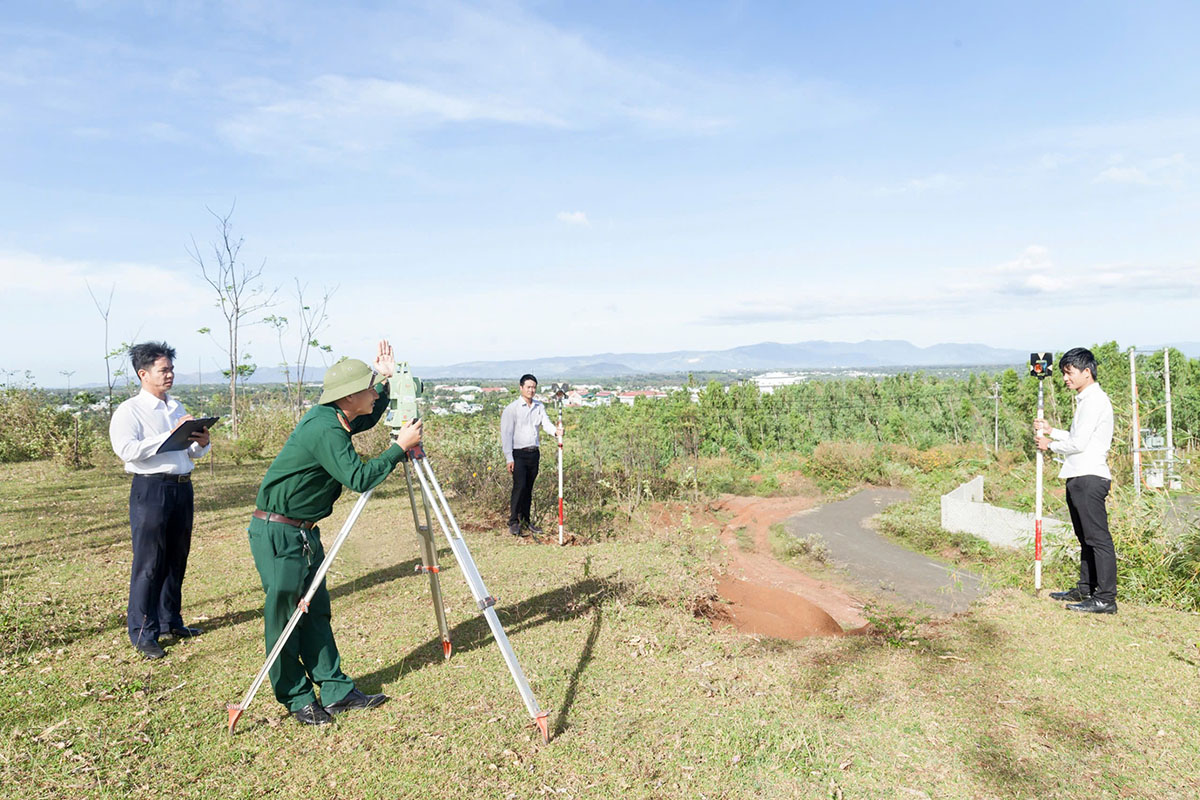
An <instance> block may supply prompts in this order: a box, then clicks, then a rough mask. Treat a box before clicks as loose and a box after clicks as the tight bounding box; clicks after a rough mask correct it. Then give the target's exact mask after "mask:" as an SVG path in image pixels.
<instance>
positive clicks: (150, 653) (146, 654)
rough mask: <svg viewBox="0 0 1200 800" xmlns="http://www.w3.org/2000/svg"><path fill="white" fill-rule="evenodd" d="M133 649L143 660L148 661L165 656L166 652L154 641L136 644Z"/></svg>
mask: <svg viewBox="0 0 1200 800" xmlns="http://www.w3.org/2000/svg"><path fill="white" fill-rule="evenodd" d="M133 649H134V650H137V651H138V652H139V653H141V654H142V657H143V658H149V659H155V658H162V657H163V656H165V655H166V654H167V651H166V650H163V649H162V646H161V645H159V643H158V642H154V641H146V642H138V643H137V644H135V645H134V646H133Z"/></svg>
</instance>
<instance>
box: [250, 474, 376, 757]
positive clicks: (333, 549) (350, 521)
mask: <svg viewBox="0 0 1200 800" xmlns="http://www.w3.org/2000/svg"><path fill="white" fill-rule="evenodd" d="M373 491H374V489H368V490H367V491H365V492H363V493H362V494H360V495H359V496H358V502H357V503H355V504H354V508H352V509H350V516H348V517H346V521H345V522H344V523H342V529H341V530H340V531H338V535H337V538H336V539H334V540H333V545H331V546H330V548H329V549H328V550H326V551H325V560H324V561H322V562H321V566H319V567H317V573H316V574H315V575H313V579H312V581H311V582H309V584H308V591H306V592H305V593H304V596H303V597H301V598H300V602H299V603H297V604H296V610H295V611H294V612H292V617H291V619H289V620H288V624H287V625H286V626H285V627H284V629H283V633H281V634H279V638H278V639H276V640H275V646H274V647H272V648H271V653H270V654H269V655H268V656H267V663H265V664H263V666H262V669H260V670H259V671H258V676H257V677H256V678H255V679H254V683H252V684H250V690H249V691H248V692H246V696H245V697H243V698H242V702H240V703H238V704H237V705H231V706H228V709H229V733H230V734H232V733H233V726H234V725H237V721H238V717H240V716H242V712H243V711H245V710H246V709H247V708H249V707H250V703H251V701H253V700H254V695H256V694H257V693H258V690H259V687H261V686H262V683H263V681H264V680H266V678H267V673H269V672H270V671H271V667H272V666H273V665H274V664H275V662H276V660H278V658H279V654H280V653H282V652H283V648H284V646H285V645H286V644H287V641H288V639H289V638H290V637H291V635H292V632H293V631H295V630H296V626H297V625H299V624H300V617H301V616H303V615H304V614H306V613H308V604H309V603H310V602H312V599H313V595H315V594H316V593H317V589H319V588H320V586H321V582H322V581H324V580H325V573H327V572H329V567H330V566H332V565H333V559H334V558H336V557H337V554H338V550H340V549H341V547H342V544H344V543H345V541H346V537H348V536H349V535H350V529H351V528H353V527H354V523H355V522H357V521H358V515H359V514H361V513H362V510H363V507H364V506H366V504H367V500H369V499H370V497H371V492H373Z"/></svg>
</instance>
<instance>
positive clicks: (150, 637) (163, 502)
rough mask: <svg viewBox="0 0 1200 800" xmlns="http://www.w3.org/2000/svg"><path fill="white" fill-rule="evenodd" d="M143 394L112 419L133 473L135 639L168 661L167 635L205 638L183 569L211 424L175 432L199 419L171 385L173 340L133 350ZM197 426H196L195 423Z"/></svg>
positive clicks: (131, 617)
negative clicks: (190, 612) (196, 465)
mask: <svg viewBox="0 0 1200 800" xmlns="http://www.w3.org/2000/svg"><path fill="white" fill-rule="evenodd" d="M129 360H130V361H131V362H132V364H133V369H134V372H136V373H137V376H138V380H139V381H141V383H142V388H141V391H140V392H138V393H137V394H136V395H134V396H133V397H131V398H129V399H128V400H126V401H125V402H123V403H121V405H119V406H117V409H116V411H114V412H113V416H112V421H111V422H110V423H109V427H108V435H109V439H110V440H111V442H112V448H113V451H114V452H116V454H117V455H118V456H119V457H120V458H121V460H122V461H124V462H125V471H126V472H129V473H131V474H132V475H133V479H132V485H131V486H130V489H129V527H130V530H131V531H132V535H133V567H132V569H131V570H130V577H129V610H128V615H127V617H126V624H127V626H128V628H129V641H130V642H131V643H132V644H133V646H134V648H135V649H136V650H137V651H138V652H139V653H141V654H142V655H143V656H145V657H146V658H152V659H153V658H162V657H163V656H165V655H166V651H165V650H163V649H162V646H161V645H159V643H158V639H159V637H160V636H166V635H171V636H178V637H181V638H182V637H190V636H199V635H200V634H201V633H202V632H203V631H201V630H200V629H199V628H190V627H188V626H187V625H185V624H184V622H183V616H182V614H181V612H180V609H181V606H182V603H183V599H182V597H183V596H182V585H183V574H184V572H185V571H186V570H187V558H188V551H189V550H190V549H191V545H192V467H193V464H192V462H193V460H195V459H199V458H203V457H204V454H205V453H207V452H208V450H209V436H208V428H207V427H198V428H197V429H196V430H193V431H191V432H190V433H189V434H188V435H187V437H186V438H182V437H175V439H172V441H170V442H168V439H171V438H172V437H171V434H172V433H174V432H175V431H176V429H178V428H180V427H181V426H184V424H185V423H188V422H189V421H192V420H194V419H195V418H194V417H192V415H191V414H188V413H187V411H186V410H185V409H184V407H183V405H182V404H181V403H180V402H179V401H178V400H176V399H175V398H174V397H171V395H169V394H167V392H168V390H169V389H170V388H171V387H172V386H173V385H174V383H175V349H174V348H172V347H170V346H169V345H168V344H167V343H166V342H143V343H141V344H135V345H133V346H132V347H130V348H129ZM193 426H194V423H193V425H189V426H188V428H191V427H193Z"/></svg>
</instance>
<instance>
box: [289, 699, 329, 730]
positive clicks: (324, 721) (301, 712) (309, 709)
mask: <svg viewBox="0 0 1200 800" xmlns="http://www.w3.org/2000/svg"><path fill="white" fill-rule="evenodd" d="M292 716H293V717H295V718H296V721H297V722H299V723H300V724H301V725H328V724H329V723H331V722H333V717H331V716H329V712H328V711H326V710H325V709H324V708H322V707H321V704H320V703H309V704H308V705H306V706H305V707H304V708H299V709H296V710H295V711H293V712H292Z"/></svg>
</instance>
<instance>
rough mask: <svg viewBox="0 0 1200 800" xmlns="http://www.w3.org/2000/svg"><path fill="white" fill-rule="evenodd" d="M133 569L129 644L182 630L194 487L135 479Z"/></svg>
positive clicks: (132, 498)
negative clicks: (182, 607) (178, 629)
mask: <svg viewBox="0 0 1200 800" xmlns="http://www.w3.org/2000/svg"><path fill="white" fill-rule="evenodd" d="M129 528H130V530H131V531H132V533H133V568H132V570H130V576H129V610H128V614H127V616H126V623H127V624H128V626H129V641H131V642H133V643H134V644H137V643H139V642H146V641H156V640H157V639H158V637H159V634H163V633H168V632H169V631H170V630H171V628H182V627H183V616H182V615H181V614H180V607H181V606H182V603H183V595H182V587H183V573H184V572H185V571H186V570H187V559H188V551H189V550H191V548H192V484H191V483H178V482H175V481H166V480H160V479H158V478H153V477H148V476H144V475H134V476H133V485H132V486H130V488H129Z"/></svg>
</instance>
